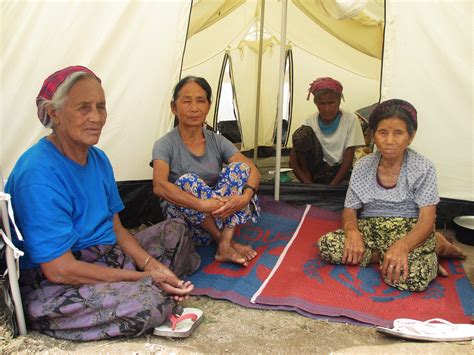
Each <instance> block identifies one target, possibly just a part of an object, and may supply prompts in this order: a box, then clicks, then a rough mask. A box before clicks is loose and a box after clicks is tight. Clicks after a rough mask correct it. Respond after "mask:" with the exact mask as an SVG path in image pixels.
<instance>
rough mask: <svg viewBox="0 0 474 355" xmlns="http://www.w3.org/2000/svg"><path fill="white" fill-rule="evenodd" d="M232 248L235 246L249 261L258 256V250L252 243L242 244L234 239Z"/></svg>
mask: <svg viewBox="0 0 474 355" xmlns="http://www.w3.org/2000/svg"><path fill="white" fill-rule="evenodd" d="M232 248H234V249H235V250H236V251H237V252H238V253H239V254H240V255H242V256H243V257H244V258H246V259H247V261H250V260H252V259H253V258H255V257H256V256H257V252H256V251H255V250H253V248H252V247H251V246H250V245H246V244H240V243H237V242H234V241H232Z"/></svg>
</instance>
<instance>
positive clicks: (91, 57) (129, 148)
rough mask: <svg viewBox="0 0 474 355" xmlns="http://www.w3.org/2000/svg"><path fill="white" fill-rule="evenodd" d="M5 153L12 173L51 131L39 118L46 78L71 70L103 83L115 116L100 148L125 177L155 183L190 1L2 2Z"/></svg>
mask: <svg viewBox="0 0 474 355" xmlns="http://www.w3.org/2000/svg"><path fill="white" fill-rule="evenodd" d="M0 11H1V16H2V25H1V32H2V41H1V44H0V46H1V47H0V48H1V63H2V66H1V69H0V70H1V72H0V74H1V87H0V90H1V93H0V95H1V98H2V100H1V107H0V113H1V127H0V132H1V138H0V144H1V153H2V157H1V160H0V164H1V166H3V169H4V172H5V173H6V174H8V173H9V172H10V171H11V169H12V168H13V165H14V164H15V161H16V160H17V159H18V157H19V156H20V154H21V153H22V152H23V151H25V150H26V149H27V148H28V147H30V146H31V145H33V144H34V143H36V142H37V141H38V140H39V138H40V137H42V136H44V135H47V134H49V132H50V130H49V129H45V128H43V127H42V125H41V124H40V123H39V121H38V118H37V117H36V106H35V98H36V95H37V94H38V92H39V89H40V88H41V84H42V83H43V81H44V79H45V78H46V77H47V76H48V75H50V74H51V73H53V72H54V71H56V70H58V69H60V68H63V67H66V66H69V65H76V64H80V65H84V66H87V67H90V68H91V69H92V70H93V71H94V72H95V73H97V75H98V76H99V77H100V78H101V79H102V83H103V87H104V90H105V94H106V98H107V111H108V118H107V123H106V126H105V127H104V130H103V133H102V137H101V139H100V142H99V144H98V146H99V147H100V148H102V149H104V150H105V151H106V152H107V155H108V156H109V157H110V159H111V161H112V164H113V166H114V170H115V174H116V178H117V179H118V180H134V179H140V178H150V176H151V173H152V172H151V169H150V168H149V166H148V164H147V163H148V162H149V161H150V159H151V150H152V146H153V143H154V141H155V140H156V139H157V138H158V137H160V136H162V135H163V134H164V133H165V132H167V131H168V130H169V129H170V128H171V127H172V124H173V120H172V117H171V115H170V109H169V107H170V106H169V102H170V98H171V93H172V88H173V85H174V84H175V82H176V81H177V80H178V78H179V75H180V69H181V68H180V63H181V59H182V53H183V50H184V46H185V42H186V30H187V25H188V18H189V11H190V2H188V1H158V2H156V1H152V2H147V1H120V2H115V1H113V2H109V1H91V2H89V1H87V2H84V1H80V0H77V1H67V2H59V1H54V2H50V1H47V2H46V1H38V2H36V1H34V2H33V1H25V2H23V1H21V2H20V1H18V2H16V1H8V2H7V1H1V2H0Z"/></svg>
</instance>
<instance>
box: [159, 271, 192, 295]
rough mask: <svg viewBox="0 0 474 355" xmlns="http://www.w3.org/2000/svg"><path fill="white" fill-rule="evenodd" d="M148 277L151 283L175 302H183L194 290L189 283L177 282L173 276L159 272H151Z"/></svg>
mask: <svg viewBox="0 0 474 355" xmlns="http://www.w3.org/2000/svg"><path fill="white" fill-rule="evenodd" d="M150 275H151V277H152V278H153V282H154V283H155V284H156V285H157V286H159V287H160V288H161V289H162V290H163V291H165V292H166V293H167V294H168V295H170V296H172V298H173V299H174V300H175V301H182V300H185V299H186V298H188V295H189V293H190V292H191V291H192V290H193V289H194V285H193V284H192V283H191V281H184V280H179V279H178V278H177V277H176V276H174V275H173V276H171V275H166V274H163V273H161V272H159V271H152V272H150Z"/></svg>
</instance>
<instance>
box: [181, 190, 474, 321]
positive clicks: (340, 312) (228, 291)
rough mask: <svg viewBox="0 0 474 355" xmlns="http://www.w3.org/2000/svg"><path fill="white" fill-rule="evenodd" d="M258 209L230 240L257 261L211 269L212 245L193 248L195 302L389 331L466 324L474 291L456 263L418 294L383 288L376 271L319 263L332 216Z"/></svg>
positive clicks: (334, 223)
mask: <svg viewBox="0 0 474 355" xmlns="http://www.w3.org/2000/svg"><path fill="white" fill-rule="evenodd" d="M261 206H262V215H261V219H260V221H259V222H258V223H257V224H251V223H250V224H246V225H244V226H241V227H240V228H239V229H238V231H237V233H236V240H237V241H240V242H242V243H247V244H250V245H252V246H253V247H254V249H255V250H257V252H258V256H257V257H256V258H255V259H254V260H252V262H251V263H250V265H249V266H248V267H241V266H238V265H233V264H230V263H219V262H217V261H215V260H214V254H215V245H211V246H208V247H203V248H200V249H199V250H198V252H199V254H200V255H201V258H202V265H201V267H200V269H199V270H198V272H196V273H195V274H194V275H192V276H191V277H190V280H191V281H192V282H193V283H194V285H195V289H194V291H193V294H194V295H206V296H209V297H213V298H218V299H227V300H230V301H232V302H235V303H237V304H239V305H242V306H245V307H252V308H270V309H285V310H293V311H296V312H299V313H301V314H303V315H305V316H309V317H313V318H318V319H328V320H334V321H344V322H350V323H354V324H370V325H380V326H391V324H392V321H393V320H394V319H396V318H412V319H419V320H427V319H431V318H444V319H446V320H448V321H450V322H453V323H470V322H471V320H470V318H471V316H472V315H473V313H474V305H473V302H474V289H473V287H472V285H471V284H470V282H469V280H468V278H467V276H466V273H465V272H464V269H463V267H462V265H461V263H460V262H459V261H458V260H449V261H448V260H444V261H443V265H444V266H445V268H446V269H447V270H448V271H449V273H450V275H449V277H448V278H443V277H438V278H436V280H434V281H433V282H432V283H431V284H430V286H429V287H428V289H427V290H426V291H425V292H408V291H405V292H402V291H399V290H397V289H394V288H392V287H389V286H387V285H386V284H385V283H384V282H383V280H382V278H381V276H380V272H379V270H378V267H377V266H376V265H373V266H371V267H367V268H361V267H356V266H344V265H331V264H328V263H326V262H325V261H324V260H322V259H321V258H320V256H319V251H318V248H317V245H316V243H317V241H318V239H319V237H321V236H322V235H323V234H324V233H327V232H329V231H331V230H334V229H336V228H338V227H339V226H340V221H339V220H340V216H339V214H337V213H334V212H328V211H325V210H321V209H318V208H316V207H314V206H311V207H308V208H307V211H306V213H305V212H304V210H303V209H302V208H298V207H294V206H291V205H288V204H285V203H282V202H276V201H274V200H272V199H269V198H262V199H261ZM304 214H305V215H304ZM303 215H304V218H303Z"/></svg>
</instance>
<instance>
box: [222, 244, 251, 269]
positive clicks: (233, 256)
mask: <svg viewBox="0 0 474 355" xmlns="http://www.w3.org/2000/svg"><path fill="white" fill-rule="evenodd" d="M214 258H215V259H216V260H217V261H220V262H231V263H236V264H241V265H243V266H247V265H248V262H247V260H246V258H245V257H243V256H242V255H241V254H240V253H238V252H237V251H236V250H235V249H234V248H232V247H231V246H230V245H228V244H227V243H219V245H218V246H217V252H216V255H215V257H214Z"/></svg>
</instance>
